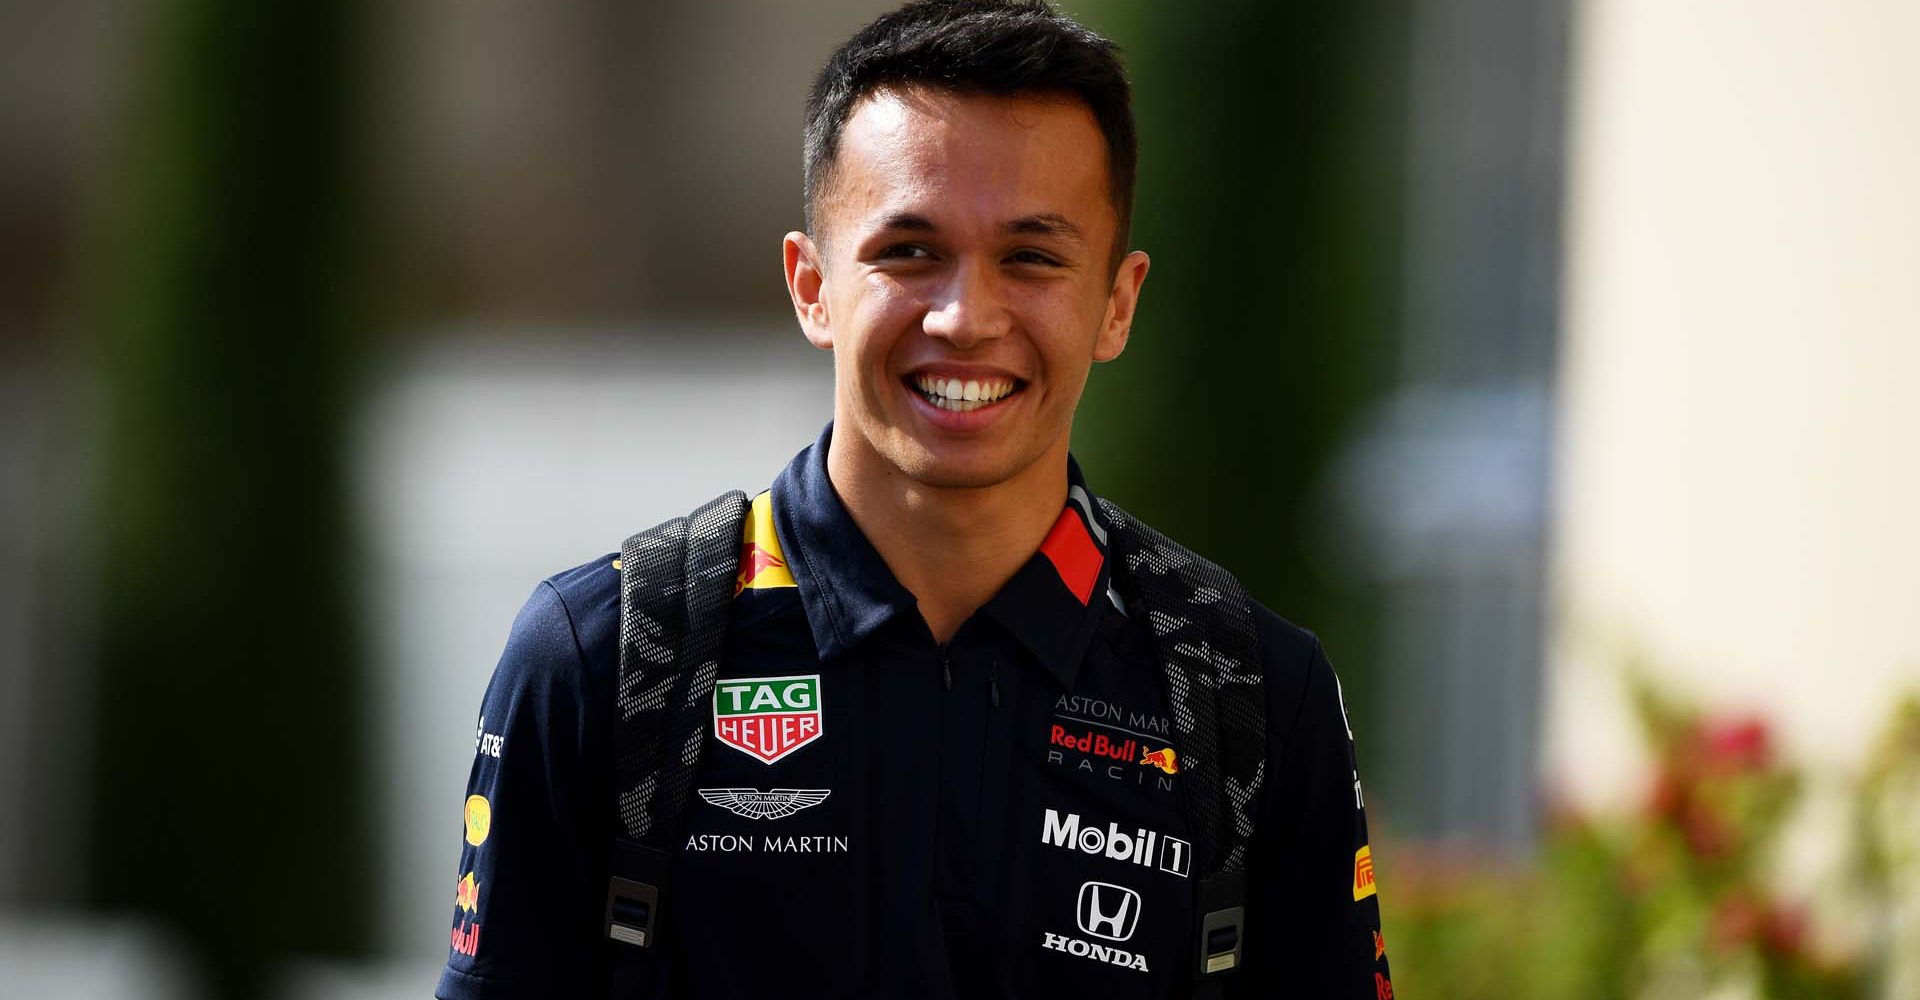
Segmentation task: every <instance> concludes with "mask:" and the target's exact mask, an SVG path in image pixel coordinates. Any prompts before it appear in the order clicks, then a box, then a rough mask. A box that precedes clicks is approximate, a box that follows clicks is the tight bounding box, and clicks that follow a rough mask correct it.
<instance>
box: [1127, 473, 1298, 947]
mask: <svg viewBox="0 0 1920 1000" xmlns="http://www.w3.org/2000/svg"><path fill="white" fill-rule="evenodd" d="M1099 505H1100V513H1101V514H1102V516H1103V517H1104V518H1105V519H1106V522H1107V525H1108V527H1109V529H1110V531H1109V534H1110V535H1111V536H1112V541H1111V542H1110V544H1109V550H1110V551H1112V552H1113V553H1114V554H1115V555H1116V556H1118V558H1117V559H1116V561H1115V564H1114V573H1113V581H1114V588H1115V589H1116V590H1118V591H1119V593H1120V596H1121V597H1122V598H1123V599H1125V600H1126V601H1127V603H1128V605H1129V606H1130V607H1133V608H1137V609H1140V610H1141V611H1142V612H1144V618H1145V619H1146V623H1147V627H1148V629H1149V631H1151V632H1152V633H1153V639H1154V644H1155V646H1156V647H1157V648H1158V650H1159V653H1160V661H1161V663H1162V664H1164V665H1165V670H1166V685H1167V708H1168V711H1169V712H1171V713H1172V715H1173V726H1174V729H1175V730H1176V731H1177V732H1178V733H1179V735H1180V747H1181V749H1180V758H1179V767H1180V773H1181V775H1182V780H1181V789H1182V792H1183V794H1184V798H1185V800H1186V807H1187V815H1188V816H1189V817H1190V818H1191V819H1192V821H1193V824H1194V830H1195V833H1196V834H1197V837H1196V841H1195V843H1194V862H1195V866H1196V867H1197V868H1198V869H1199V872H1200V873H1201V877H1200V879H1199V881H1198V883H1197V890H1198V894H1199V906H1198V909H1197V912H1198V914H1199V917H1200V920H1199V926H1198V927H1197V928H1196V930H1197V939H1198V944H1199V948H1198V955H1199V958H1198V962H1197V965H1196V968H1195V972H1196V974H1197V975H1198V976H1199V977H1200V978H1201V979H1202V980H1203V981H1212V980H1214V979H1215V978H1216V974H1218V973H1223V972H1227V971H1231V970H1232V969H1235V968H1238V967H1239V965H1240V958H1241V945H1242V939H1243V938H1244V937H1245V927H1246V911H1245V905H1246V879H1245V869H1246V859H1247V844H1248V842H1249V840H1251V838H1252V836H1253V823H1254V817H1255V816H1256V815H1257V814H1258V811H1259V796H1260V786H1261V782H1262V781H1263V779H1264V778H1265V776H1266V748H1267V731H1266V691H1265V688H1264V686H1263V684H1262V680H1263V678H1262V676H1261V670H1260V645H1259V639H1258V637H1257V636H1256V635H1255V633H1254V625H1253V602H1252V599H1251V598H1250V597H1248V596H1247V591H1246V588H1244V587H1242V586H1241V585H1240V581H1238V580H1236V579H1234V578H1233V575H1232V574H1230V573H1228V572H1227V571H1226V570H1224V569H1221V568H1220V567H1219V566H1217V565H1215V564H1213V563H1211V562H1208V561H1207V560H1205V559H1203V558H1201V557H1200V556H1198V555H1195V554H1194V553H1193V552H1191V551H1189V550H1188V549H1186V548H1185V547H1183V546H1181V545H1180V544H1179V543H1177V542H1175V541H1173V540H1172V539H1169V538H1168V537H1167V536H1165V535H1162V534H1161V533H1159V532H1158V531H1155V530H1153V529H1152V528H1150V527H1148V526H1147V525H1145V524H1144V523H1142V522H1140V521H1139V520H1137V519H1135V518H1134V517H1133V516H1132V515H1130V514H1128V513H1127V512H1126V511H1124V510H1122V509H1120V507H1119V506H1117V505H1115V504H1114V503H1112V502H1111V501H1108V500H1105V499H1102V500H1100V501H1099Z"/></svg>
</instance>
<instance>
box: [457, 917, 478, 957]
mask: <svg viewBox="0 0 1920 1000" xmlns="http://www.w3.org/2000/svg"><path fill="white" fill-rule="evenodd" d="M451 941H452V944H453V950H454V951H457V952H459V953H460V954H462V955H465V956H467V957H468V958H472V957H473V956H474V955H475V954H476V953H478V952H479V951H480V925H479V924H478V923H471V924H470V923H467V922H466V921H465V920H462V921H460V926H458V927H455V928H454V929H453V934H452V938H451Z"/></svg>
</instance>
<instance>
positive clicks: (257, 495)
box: [82, 0, 371, 998]
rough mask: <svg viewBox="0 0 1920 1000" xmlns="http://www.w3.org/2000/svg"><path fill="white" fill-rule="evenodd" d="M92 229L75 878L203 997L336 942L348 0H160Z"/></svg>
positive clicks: (228, 992)
mask: <svg viewBox="0 0 1920 1000" xmlns="http://www.w3.org/2000/svg"><path fill="white" fill-rule="evenodd" d="M142 13H143V14H144V15H145V16H146V17H147V18H149V20H148V22H147V26H146V30H145V33H144V34H143V35H142V36H141V37H142V39H143V41H142V43H141V49H140V51H139V53H138V56H139V62H138V65H137V67H136V71H135V72H134V73H133V75H132V79H133V87H134V92H133V93H132V95H131V96H130V99H129V101H128V111H129V112H130V113H129V116H128V119H127V122H126V126H125V129H124V132H123V135H122V137H121V138H122V146H121V148H120V149H119V150H117V153H118V156H117V162H116V167H115V169H114V170H113V172H112V174H111V176H108V177H105V178H102V181H103V185H102V193H101V196H100V197H99V198H98V199H97V200H98V201H99V202H100V204H99V206H98V211H97V214H96V216H95V218H94V220H93V225H92V229H91V230H90V233H89V237H88V239H89V244H88V247H89V252H90V254H91V256H90V258H89V263H88V267H87V274H88V278H87V281H88V282H89V284H88V285H86V286H85V287H83V289H82V290H83V293H84V302H85V306H84V307H85V308H86V309H87V311H88V312H89V314H90V315H91V316H92V317H93V318H94V320H95V322H96V326H97V328H98V330H99V333H100V336H99V340H98V358H97V362H96V364H97V368H98V370H99V372H100V374H101V377H102V383H103V389H104V393H103V396H104V402H105V406H106V414H105V419H104V422H103V426H104V427H105V435H106V443H105V452H104V454H103V456H102V460H101V461H100V463H99V467H100V469H101V470H102V474H101V479H100V490H101V493H100V496H101V503H100V507H99V516H98V517H96V518H94V519H93V520H92V530H91V533H90V540H91V541H92V542H94V543H95V546H96V547H97V558H98V572H99V579H100V613H101V634H100V639H99V645H98V657H97V667H98V670H97V674H96V677H95V682H94V683H95V692H96V699H97V705H98V712H97V718H96V728H95V751H96V752H95V758H94V761H93V766H94V781H93V792H94V794H93V805H92V811H91V844H90V852H91V859H92V863H91V865H90V877H91V880H92V892H91V895H92V897H93V900H94V902H95V905H96V906H98V907H100V908H102V909H106V910H109V911H112V910H131V911H135V912H139V913H142V914H145V915H147V916H149V917H151V918H152V919H155V920H156V921H159V922H161V923H163V924H165V925H167V926H168V927H170V928H171V929H172V930H173V931H174V932H175V933H176V934H177V935H179V936H180V938H181V939H183V940H184V941H185V943H187V944H188V945H189V946H190V947H191V948H192V949H193V950H194V952H195V955H194V957H195V958H196V959H197V960H199V961H200V962H202V963H203V970H202V971H204V972H205V973H206V975H207V978H208V980H209V981H210V982H211V983H212V984H213V986H214V987H215V992H216V995H219V996H223V997H235V998H238V997H248V998H253V997H258V996H261V995H263V993H265V992H266V990H265V989H264V986H263V984H264V983H265V982H266V980H267V977H269V976H271V975H272V973H273V970H274V965H275V963H276V961H277V960H279V959H280V958H282V957H283V956H287V955H291V954H295V953H298V954H320V955H324V954H328V953H333V954H339V953H343V952H352V951H356V950H359V949H361V948H362V947H363V946H364V945H365V942H364V940H363V936H364V933H365V930H364V929H365V928H366V926H367V920H366V915H367V902H368V897H369V892H368V889H369V885H370V882H371V877H370V873H369V872H368V870H367V859H368V857H369V853H368V850H367V831H366V815H365V807H364V802H365V800H366V796H365V795H364V794H363V792H364V789H363V784H364V781H363V777H362V771H363V768H362V762H361V759H360V753H361V748H362V747H363V746H364V726H363V722H362V720H361V717H360V716H361V707H362V706H361V684H362V679H361V677H360V650H361V647H360V643H359V642H358V639H357V636H356V632H355V628H354V622H353V619H352V615H351V614H350V607H349V595H348V581H347V573H348V571H349V567H350V565H351V558H350V553H351V544H350V541H351V540H350V538H349V533H348V531H347V525H346V514H345V508H344V502H343V501H344V485H343V473H342V466H343V458H342V440H341V439H342V422H343V417H344V416H345V414H346V410H347V404H348V393H349V389H350V378H349V376H350V373H351V371H352V363H351V362H352V360H353V357H354V354H355V344H354V340H355V338H354V333H353V328H354V326H355V323H354V321H353V319H352V318H351V317H352V315H353V313H354V312H355V296H354V292H353V289H354V287H355V282H354V280H353V272H354V271H355V267H354V266H353V265H354V252H355V250H356V248H357V245H358V244H357V237H358V235H359V234H358V232H357V225H356V222H357V216H356V206H357V205H358V204H359V203H360V199H359V198H358V197H357V194H356V182H355V178H356V174H357V172H358V169H359V164H358V163H357V160H356V157H357V155H358V153H359V151H360V149H361V145H360V140H361V130H360V129H359V127H358V125H357V122H356V117H357V114H356V112H357V110H358V109H357V108H356V104H355V98H354V91H355V85H356V84H358V82H359V81H360V80H361V79H362V73H361V72H360V66H359V58H360V54H361V48H362V41H363V40H362V38H361V35H360V30H361V27H360V21H359V15H360V13H361V11H360V10H359V8H358V7H357V5H355V4H353V3H347V2H332V3H324V4H303V3H257V2H250V0H162V2H159V3H156V4H152V5H148V6H147V8H146V9H145V10H144V11H142Z"/></svg>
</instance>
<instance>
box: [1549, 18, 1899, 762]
mask: <svg viewBox="0 0 1920 1000" xmlns="http://www.w3.org/2000/svg"><path fill="white" fill-rule="evenodd" d="M1575 38H1576V44H1577V50H1576V58H1575V62H1574V71H1575V78H1574V95H1575V96H1574V105H1573V112H1574V114H1573V127H1574V132H1573V147H1572V151H1571V152H1572V157H1571V163H1572V170H1571V177H1570V187H1569V197H1568V206H1569V212H1570V216H1569V219H1568V222H1569V244H1568V272H1567V279H1568V280H1567V284H1566V288H1567V311H1566V316H1567V331H1568V334H1567V344H1566V352H1565V355H1564V367H1563V370H1562V379H1563V394H1564V401H1565V409H1564V420H1563V426H1562V439H1561V447H1560V452H1559V454H1560V468H1559V470H1558V482H1557V485H1556V490H1557V493H1558V498H1559V512H1560V513H1559V522H1558V525H1557V532H1556V545H1557V569H1556V572H1557V577H1558V591H1557V598H1558V600H1559V602H1560V608H1561V613H1560V621H1559V624H1558V628H1557V637H1556V640H1555V642H1554V644H1553V647H1554V650H1553V655H1552V662H1551V665H1550V682H1551V685H1552V695H1551V698H1550V701H1551V704H1550V706H1549V716H1548V717H1549V729H1548V742H1549V745H1548V748H1547V749H1548V756H1549V760H1550V770H1551V773H1552V775H1553V776H1554V780H1555V781H1556V782H1557V783H1558V785H1559V786H1560V788H1561V790H1562V791H1563V792H1565V793H1568V794H1572V795H1574V796H1575V797H1576V798H1586V799H1589V800H1593V799H1603V800H1604V799H1607V798H1610V797H1617V796H1619V795H1621V794H1623V793H1626V792H1628V791H1629V790H1630V789H1631V788H1632V781H1631V778H1632V776H1633V775H1635V774H1637V773H1638V769H1637V761H1636V758H1635V757H1634V755H1632V754H1630V753H1623V752H1622V748H1624V747H1629V746H1632V745H1634V744H1635V738H1634V736H1633V730H1632V728H1631V724H1630V722H1629V720H1628V719H1627V718H1626V716H1625V713H1624V711H1623V710H1622V708H1621V705H1620V703H1619V700H1618V698H1617V693H1616V689H1615V684H1614V681H1615V677H1616V668H1617V659H1616V658H1615V657H1614V656H1613V655H1612V654H1613V653H1614V652H1615V651H1616V650H1617V649H1618V648H1619V647H1620V646H1622V645H1623V644H1636V645H1638V646H1639V647H1640V648H1642V649H1643V650H1645V651H1646V652H1647V653H1648V654H1649V655H1650V657H1651V659H1652V661H1653V662H1655V663H1657V664H1658V666H1659V668H1660V669H1661V672H1662V675H1663V677H1665V678H1666V679H1668V680H1670V681H1671V682H1672V684H1673V685H1674V686H1675V687H1677V688H1679V689H1680V690H1683V691H1688V692H1691V693H1694V694H1697V695H1700V696H1702V697H1703V698H1705V699H1707V700H1709V701H1710V702H1712V703H1713V704H1716V705H1720V706H1725V707H1730V708H1749V709H1754V710H1758V711H1761V712H1763V713H1765V714H1767V715H1768V716H1770V717H1772V718H1773V719H1774V720H1776V721H1777V722H1778V723H1779V724H1780V726H1781V729H1782V735H1783V736H1784V738H1785V740H1786V743H1787V747H1786V749H1787V750H1788V752H1789V753H1792V754H1796V755H1800V756H1803V757H1804V758H1806V759H1809V760H1811V761H1812V762H1813V763H1815V764H1816V765H1817V766H1819V767H1820V768H1822V769H1825V770H1827V771H1828V772H1834V771H1837V770H1843V769H1844V768H1846V767H1847V766H1849V765H1850V764H1852V763H1854V762H1857V760H1858V759H1859V757H1860V756H1861V754H1862V753H1863V752H1864V751H1865V749H1866V747H1867V744H1868V741H1869V739H1870V736H1871V735H1872V734H1873V732H1875V731H1876V730H1877V728H1878V727H1879V726H1880V725H1881V724H1883V722H1884V721H1885V720H1886V719H1887V718H1888V714H1889V708H1890V702H1891V700H1892V699H1893V698H1894V697H1895V696H1896V694H1898V693H1900V692H1903V691H1915V690H1920V402H1917V401H1916V400H1917V399H1920V392H1916V390H1917V389H1920V60H1915V59H1914V58H1913V55H1912V43H1913V40H1914V39H1915V38H1920V4H1915V3H1913V2H1911V0H1846V2H1839V3H1818V4H1815V3H1806V2H1801V0H1689V2H1687V3H1673V2H1670V0H1590V2H1588V3H1586V4H1585V5H1584V9H1583V15H1582V17H1581V20H1580V22H1579V24H1578V26H1577V29H1576V32H1575Z"/></svg>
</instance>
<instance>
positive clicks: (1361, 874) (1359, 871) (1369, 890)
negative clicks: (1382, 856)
mask: <svg viewBox="0 0 1920 1000" xmlns="http://www.w3.org/2000/svg"><path fill="white" fill-rule="evenodd" d="M1373 893H1374V886H1373V845H1371V844H1369V845H1367V846H1365V847H1362V848H1360V849H1359V850H1357V851H1355V852H1353V901H1354V902H1356V903H1358V902H1359V901H1361V900H1363V899H1365V898H1367V897H1368V896H1371V895H1373Z"/></svg>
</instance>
